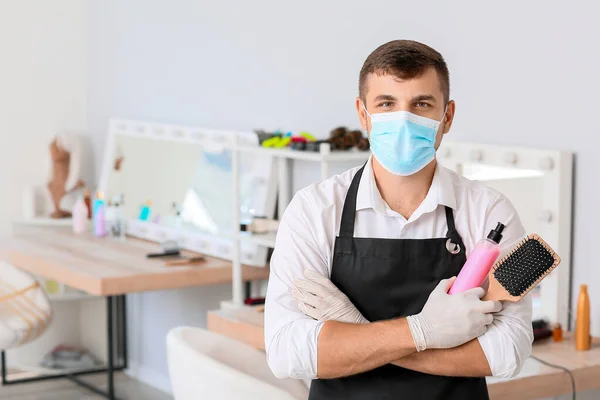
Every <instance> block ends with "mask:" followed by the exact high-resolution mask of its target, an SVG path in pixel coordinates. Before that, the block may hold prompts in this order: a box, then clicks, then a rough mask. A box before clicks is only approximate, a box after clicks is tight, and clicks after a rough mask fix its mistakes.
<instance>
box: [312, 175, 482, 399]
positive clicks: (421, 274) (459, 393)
mask: <svg viewBox="0 0 600 400" xmlns="http://www.w3.org/2000/svg"><path fill="white" fill-rule="evenodd" d="M363 170H364V166H363V167H362V168H361V169H359V170H358V172H357V173H356V175H355V176H354V178H353V179H352V184H351V185H350V188H349V190H348V193H347V195H346V201H345V202H344V209H343V211H342V222H341V225H340V234H339V236H338V237H337V238H336V240H335V248H334V256H333V264H332V267H331V281H332V282H333V283H334V284H335V285H336V286H337V287H338V288H339V289H340V290H341V291H342V292H343V293H345V294H346V295H347V296H348V298H349V299H350V301H352V303H353V304H354V305H355V306H356V308H358V310H359V311H360V312H361V313H362V315H364V316H365V318H367V319H368V320H369V321H381V320H389V319H392V318H398V317H405V316H408V315H413V314H416V313H419V312H420V311H421V310H422V309H423V306H424V305H425V302H426V301H427V298H428V297H429V294H430V293H431V292H432V291H433V289H434V288H435V287H436V286H437V284H438V283H439V282H440V281H441V280H442V279H445V278H450V277H452V276H455V275H458V273H459V271H460V269H461V268H462V266H463V264H464V263H465V261H466V259H467V258H466V256H465V246H464V244H463V241H462V238H461V237H460V235H459V234H458V232H457V231H456V229H455V226H454V215H453V213H452V209H450V208H449V207H446V220H447V224H448V233H447V234H446V237H445V238H433V239H377V238H355V237H354V219H355V214H356V195H357V193H358V186H359V183H360V178H361V176H362V173H363ZM456 245H458V246H459V247H458V246H456ZM452 253H456V254H452ZM325 399H344V400H354V399H355V400H377V399H409V400H413V399H424V400H429V399H434V400H437V399H439V400H442V399H443V400H479V399H489V396H488V392H487V386H486V383H485V378H453V377H444V376H437V375H429V374H424V373H421V372H416V371H412V370H409V369H405V368H401V367H398V366H395V365H391V364H388V365H385V366H383V367H380V368H376V369H374V370H372V371H368V372H365V373H361V374H357V375H353V376H349V377H345V378H338V379H316V380H313V381H312V384H311V387H310V395H309V400H325Z"/></svg>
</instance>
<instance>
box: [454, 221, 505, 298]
mask: <svg viewBox="0 0 600 400" xmlns="http://www.w3.org/2000/svg"><path fill="white" fill-rule="evenodd" d="M504 228H506V226H505V225H504V224H502V223H501V222H498V225H497V226H496V228H495V229H492V230H491V231H490V233H489V235H488V237H487V238H486V239H483V240H480V241H479V243H477V244H476V245H475V248H474V249H473V251H472V252H471V254H470V255H469V258H468V259H467V262H466V263H465V265H463V267H462V269H461V270H460V273H459V274H458V276H457V277H456V280H455V281H454V283H453V284H452V287H451V288H450V290H449V291H448V294H455V293H460V292H464V291H465V290H469V289H473V288H476V287H478V286H481V284H483V282H484V281H485V278H486V277H487V275H488V274H489V272H490V269H492V266H493V265H494V263H495V262H496V259H497V258H498V255H500V240H502V231H504Z"/></svg>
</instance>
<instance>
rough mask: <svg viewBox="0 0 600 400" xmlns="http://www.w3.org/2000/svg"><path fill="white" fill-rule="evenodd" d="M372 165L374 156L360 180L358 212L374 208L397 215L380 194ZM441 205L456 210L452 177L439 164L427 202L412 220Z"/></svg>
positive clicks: (424, 201)
mask: <svg viewBox="0 0 600 400" xmlns="http://www.w3.org/2000/svg"><path fill="white" fill-rule="evenodd" d="M372 163H373V155H371V156H370V157H369V160H368V161H367V163H366V165H365V169H364V171H363V174H362V177H361V179H360V185H359V187H358V193H357V195H356V210H357V211H359V210H363V209H367V208H372V209H373V210H374V211H376V212H378V213H381V214H390V212H391V213H394V214H395V212H394V211H392V210H391V209H390V207H389V206H388V205H387V204H386V202H385V201H384V200H383V198H382V197H381V194H380V193H379V189H378V188H377V184H376V182H375V175H374V174H373V166H372ZM439 205H443V206H448V207H450V208H452V209H456V196H455V192H454V184H453V182H452V177H451V176H450V173H449V171H448V170H447V169H446V168H444V167H442V166H441V165H440V164H439V163H438V164H437V165H436V168H435V173H434V175H433V180H432V182H431V187H430V188H429V192H427V196H425V200H423V202H422V203H421V205H419V207H418V208H417V210H416V211H415V213H414V214H413V216H411V218H410V219H416V218H417V217H418V216H419V215H422V214H424V213H427V212H431V211H434V210H435V209H436V208H437V207H438V206H439ZM413 217H414V218H413Z"/></svg>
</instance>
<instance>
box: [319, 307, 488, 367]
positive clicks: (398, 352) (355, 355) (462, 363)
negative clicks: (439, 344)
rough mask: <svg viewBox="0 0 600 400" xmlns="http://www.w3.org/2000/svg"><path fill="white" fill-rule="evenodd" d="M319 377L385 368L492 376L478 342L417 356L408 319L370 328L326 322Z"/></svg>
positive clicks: (321, 336)
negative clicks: (395, 366) (393, 367)
mask: <svg viewBox="0 0 600 400" xmlns="http://www.w3.org/2000/svg"><path fill="white" fill-rule="evenodd" d="M317 362H318V367H317V370H318V374H317V375H318V377H319V378H322V379H323V378H325V379H329V378H338V377H342V376H348V375H353V374H357V373H360V372H365V371H368V370H371V369H374V368H377V367H381V366H383V365H386V364H389V363H391V364H394V365H397V366H400V367H403V368H407V369H411V370H414V371H419V372H423V373H427V374H433V375H444V376H470V377H478V376H489V375H491V370H490V367H489V364H488V362H487V359H486V357H485V354H484V353H483V350H482V349H481V346H480V345H479V342H478V341H477V340H471V341H470V342H467V343H465V344H464V345H462V346H458V347H454V348H451V349H432V350H425V351H422V352H418V353H417V352H416V349H415V344H414V342H413V339H412V336H411V333H410V330H409V329H408V324H407V322H406V319H405V318H401V319H397V320H391V321H384V322H375V323H371V324H366V325H361V324H346V323H341V322H337V321H327V322H325V324H324V325H323V328H322V329H321V333H320V335H319V340H318V357H317Z"/></svg>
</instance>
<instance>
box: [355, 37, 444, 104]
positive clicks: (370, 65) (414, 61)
mask: <svg viewBox="0 0 600 400" xmlns="http://www.w3.org/2000/svg"><path fill="white" fill-rule="evenodd" d="M428 68H434V69H435V70H436V72H437V75H438V77H439V80H440V89H441V90H442V93H443V94H444V101H445V102H446V103H447V102H448V100H450V73H449V72H448V65H446V61H445V60H444V57H442V55H441V54H440V53H439V52H437V51H436V50H434V49H432V48H431V47H429V46H427V45H426V44H423V43H419V42H415V41H414V40H392V41H391V42H388V43H386V44H383V45H381V46H379V47H378V48H377V49H375V51H373V52H372V53H371V54H369V57H367V59H366V60H365V63H364V64H363V66H362V68H361V70H360V77H359V80H358V94H359V96H360V98H361V99H362V100H363V102H364V101H365V93H366V90H367V87H366V86H367V77H368V76H369V75H370V74H379V75H395V76H397V77H398V78H400V79H412V78H417V77H419V76H421V75H422V74H423V73H424V72H425V71H426V70H427V69H428Z"/></svg>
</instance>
